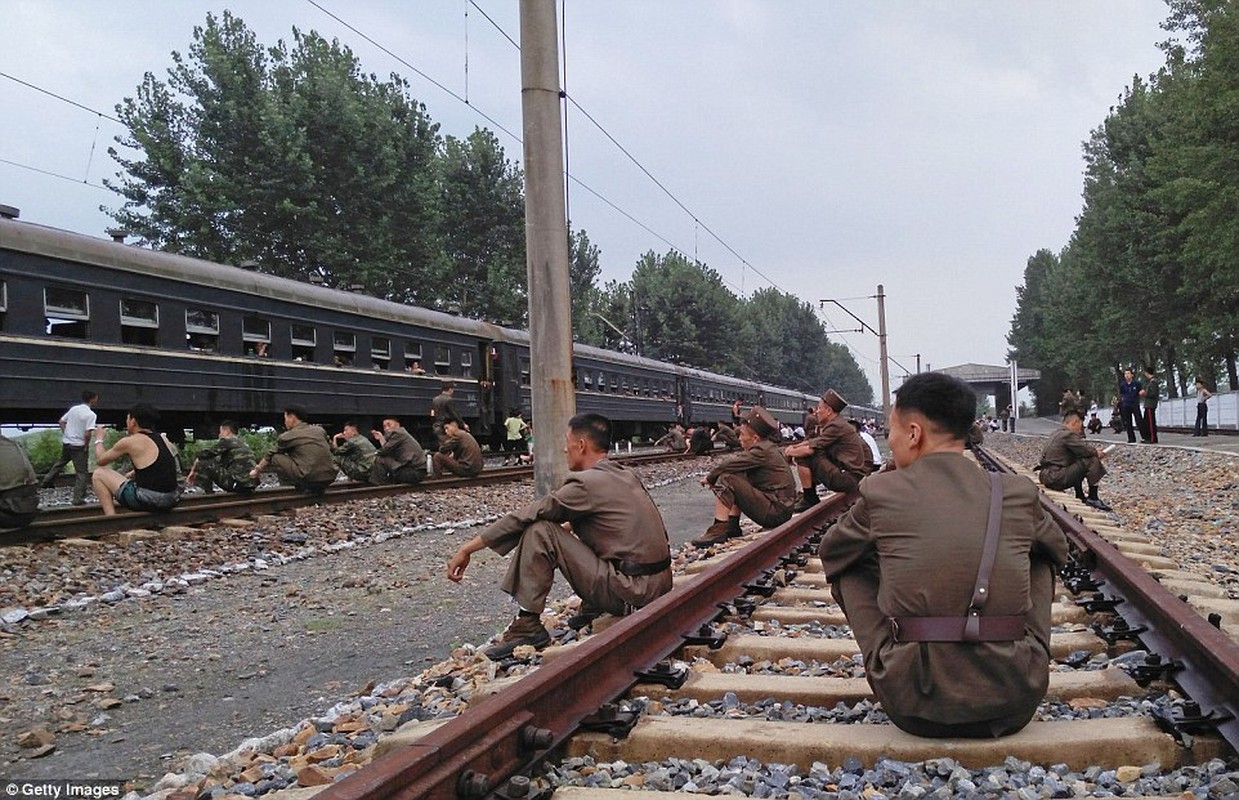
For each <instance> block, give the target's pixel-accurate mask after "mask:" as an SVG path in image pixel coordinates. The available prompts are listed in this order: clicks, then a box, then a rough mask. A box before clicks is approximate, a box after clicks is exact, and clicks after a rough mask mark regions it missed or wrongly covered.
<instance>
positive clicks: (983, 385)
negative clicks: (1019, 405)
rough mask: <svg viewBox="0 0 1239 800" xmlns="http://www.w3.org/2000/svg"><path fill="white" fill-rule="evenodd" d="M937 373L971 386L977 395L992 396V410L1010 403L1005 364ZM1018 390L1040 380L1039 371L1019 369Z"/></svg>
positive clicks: (942, 370)
mask: <svg viewBox="0 0 1239 800" xmlns="http://www.w3.org/2000/svg"><path fill="white" fill-rule="evenodd" d="M938 372H943V373H946V374H947V375H951V376H953V377H956V378H959V379H960V380H961V381H964V382H965V383H967V384H968V385H969V386H971V387H972V388H973V389H974V390H975V391H976V393H977V394H978V395H991V394H992V395H993V396H994V409H995V410H998V409H1002V408H1005V407H1006V406H1007V404H1008V403H1010V402H1011V369H1010V367H1008V366H1007V365H1006V364H998V365H993V364H960V365H958V366H955V367H946V368H945V369H940V370H938ZM1016 377H1017V379H1018V380H1019V384H1020V385H1019V388H1021V389H1023V388H1024V387H1025V386H1027V385H1028V384H1030V383H1032V382H1033V381H1035V380H1038V379H1040V378H1041V370H1038V369H1025V368H1024V367H1020V368H1019V372H1018V374H1017V376H1016Z"/></svg>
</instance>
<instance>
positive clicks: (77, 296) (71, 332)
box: [43, 286, 90, 339]
mask: <svg viewBox="0 0 1239 800" xmlns="http://www.w3.org/2000/svg"><path fill="white" fill-rule="evenodd" d="M43 311H44V314H45V320H46V322H47V332H48V334H49V335H51V336H68V337H71V338H74V339H85V338H86V325H87V323H88V322H89V321H90V298H89V297H87V296H86V292H83V291H80V290H78V289H60V288H57V287H54V286H48V287H47V288H45V289H44V290H43Z"/></svg>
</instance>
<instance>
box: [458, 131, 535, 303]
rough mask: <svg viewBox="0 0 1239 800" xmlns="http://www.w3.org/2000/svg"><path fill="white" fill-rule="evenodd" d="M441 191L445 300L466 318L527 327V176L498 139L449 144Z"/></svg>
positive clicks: (484, 135)
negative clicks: (525, 181) (525, 197)
mask: <svg viewBox="0 0 1239 800" xmlns="http://www.w3.org/2000/svg"><path fill="white" fill-rule="evenodd" d="M441 162H442V166H441V168H440V190H441V193H442V207H443V216H444V220H445V221H446V222H447V223H448V224H447V226H446V229H445V230H444V232H443V234H444V247H445V250H446V255H447V260H446V262H445V264H444V266H443V271H442V272H441V274H440V275H439V276H438V280H437V283H438V286H439V295H440V298H441V299H440V302H441V304H444V306H445V307H447V308H450V309H452V310H453V311H458V312H459V313H461V314H464V315H465V316H470V317H478V318H481V319H488V320H491V321H493V322H500V323H504V324H509V325H523V324H524V320H525V318H526V314H527V310H528V309H527V306H526V299H525V297H526V292H527V287H528V280H527V277H526V272H525V199H524V194H523V178H522V175H521V171H520V170H519V169H518V168H517V167H516V166H515V165H513V164H512V162H511V161H509V160H508V158H507V157H506V155H505V154H504V151H503V147H502V146H501V145H500V144H499V140H498V139H497V138H496V137H495V135H494V134H493V133H491V132H490V131H487V130H483V129H481V128H478V129H475V130H474V131H473V133H471V134H470V135H469V136H468V138H466V139H457V138H455V137H452V136H448V137H447V138H446V140H445V141H444V144H443V153H442V156H441Z"/></svg>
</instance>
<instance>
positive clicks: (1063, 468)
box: [1037, 408, 1111, 511]
mask: <svg viewBox="0 0 1239 800" xmlns="http://www.w3.org/2000/svg"><path fill="white" fill-rule="evenodd" d="M1105 457H1106V452H1105V451H1104V450H1102V449H1101V448H1099V447H1093V446H1092V445H1091V444H1088V443H1087V442H1086V441H1084V422H1083V420H1081V419H1080V411H1079V410H1078V409H1074V408H1073V409H1071V410H1069V411H1068V412H1067V413H1066V414H1064V415H1063V424H1062V427H1060V428H1059V429H1058V430H1056V431H1054V433H1053V434H1052V435H1051V436H1050V441H1048V442H1046V445H1045V450H1044V451H1043V452H1042V453H1041V463H1040V464H1039V465H1038V466H1037V469H1038V470H1040V472H1041V485H1042V486H1044V487H1045V488H1047V489H1057V490H1059V491H1064V490H1066V489H1075V492H1076V499H1077V500H1082V501H1084V503H1085V504H1086V505H1090V506H1092V507H1093V508H1096V509H1099V510H1101V511H1110V510H1111V509H1110V506H1109V505H1107V504H1106V502H1105V501H1104V500H1102V499H1100V498H1099V497H1098V496H1097V484H1099V483H1101V479H1102V478H1103V477H1105V474H1106V465H1105V464H1102V463H1101V460H1102V459H1103V458H1105ZM1085 479H1087V480H1088V497H1085V496H1084V481H1085Z"/></svg>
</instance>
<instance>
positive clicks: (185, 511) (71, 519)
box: [0, 453, 685, 547]
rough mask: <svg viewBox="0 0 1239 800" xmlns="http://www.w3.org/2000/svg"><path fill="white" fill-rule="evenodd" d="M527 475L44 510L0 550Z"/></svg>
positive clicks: (488, 474) (507, 472) (503, 471)
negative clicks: (111, 509) (158, 505)
mask: <svg viewBox="0 0 1239 800" xmlns="http://www.w3.org/2000/svg"><path fill="white" fill-rule="evenodd" d="M683 458H685V456H683V455H682V454H678V453H643V454H640V455H627V456H619V457H616V460H617V461H619V462H621V463H627V464H634V463H635V464H642V463H657V462H660V461H673V460H682V459H683ZM532 475H533V467H529V466H521V467H496V468H493V469H487V470H483V471H482V473H481V474H480V475H478V476H477V477H474V478H461V477H455V476H452V477H439V478H428V479H426V480H424V481H422V482H421V483H418V484H415V485H408V484H400V483H395V484H384V485H380V486H374V485H370V484H364V483H355V482H346V483H341V484H338V485H336V486H332V487H329V488H328V489H327V491H326V492H324V493H323V494H321V495H311V494H305V493H304V492H299V491H297V490H296V489H292V488H286V487H281V488H278V489H264V490H260V491H258V492H255V493H254V494H252V495H249V496H243V495H235V494H222V495H221V494H211V495H187V496H186V497H184V498H182V500H181V502H180V503H178V504H177V505H176V507H174V508H173V509H171V510H170V511H166V512H163V513H149V512H142V511H129V510H126V509H117V513H116V514H114V515H111V516H105V515H103V514H102V513H101V512H100V511H99V506H98V505H94V504H92V505H89V506H61V507H55V508H51V509H47V510H46V511H44V512H43V513H42V515H40V517H39V518H38V519H36V520H35V521H34V522H32V523H31V524H29V525H27V526H26V527H24V528H19V529H17V530H13V531H8V532H5V533H3V534H0V547H2V546H8V545H20V544H31V543H34V542H46V541H54V540H56V539H63V538H67V537H78V538H97V537H100V536H107V535H109V534H112V533H119V532H120V531H130V530H135V529H138V528H150V529H159V528H166V527H169V526H174V525H177V526H188V525H200V524H202V523H206V522H215V521H218V520H221V519H228V518H231V517H250V516H255V515H259V514H278V513H280V512H282V511H287V510H289V509H293V508H301V507H304V506H312V505H321V504H325V503H330V504H335V503H346V502H350V501H353V500H370V499H375V498H381V497H392V496H394V495H403V494H411V493H416V492H424V491H438V490H441V489H455V488H465V487H470V486H487V485H491V484H497V483H509V482H512V481H518V480H523V479H525V478H529V477H531V476H532Z"/></svg>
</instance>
